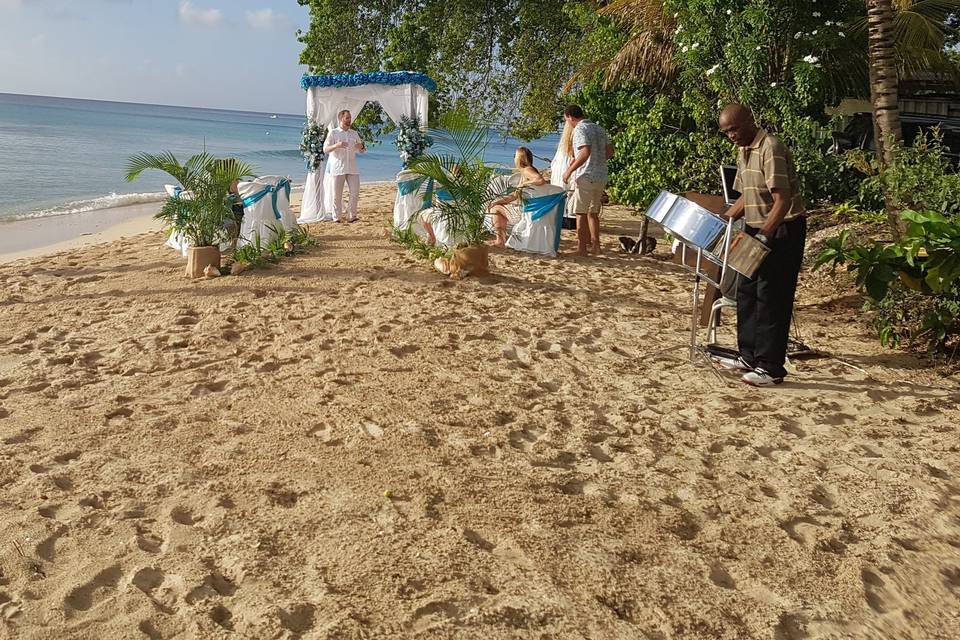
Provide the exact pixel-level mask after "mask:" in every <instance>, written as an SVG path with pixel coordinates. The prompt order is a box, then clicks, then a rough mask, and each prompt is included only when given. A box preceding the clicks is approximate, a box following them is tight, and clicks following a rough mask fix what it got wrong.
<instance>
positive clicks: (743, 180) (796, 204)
mask: <svg viewBox="0 0 960 640" xmlns="http://www.w3.org/2000/svg"><path fill="white" fill-rule="evenodd" d="M734 189H736V190H737V191H739V192H740V193H742V194H743V207H744V218H745V221H746V223H747V224H748V225H749V226H751V227H756V228H760V227H762V226H763V224H764V222H766V220H767V216H768V215H770V210H771V209H772V208H773V194H772V193H771V191H772V190H773V189H783V190H784V191H786V192H787V193H788V194H789V197H790V200H791V202H790V209H789V210H788V211H787V214H786V216H784V218H783V221H784V222H787V221H789V220H794V219H795V218H799V217H801V216H803V215H804V214H806V208H805V207H804V205H803V195H802V194H801V193H800V180H799V179H798V178H797V171H796V169H794V167H793V157H792V156H791V155H790V150H789V149H787V147H786V146H785V145H784V144H783V143H782V142H780V141H779V140H777V139H776V138H775V137H773V136H771V135H770V134H768V133H767V132H766V131H764V130H762V129H761V130H760V131H759V132H758V133H757V137H756V138H754V140H753V142H751V143H750V146H749V147H740V149H739V152H738V154H737V179H736V180H735V181H734Z"/></svg>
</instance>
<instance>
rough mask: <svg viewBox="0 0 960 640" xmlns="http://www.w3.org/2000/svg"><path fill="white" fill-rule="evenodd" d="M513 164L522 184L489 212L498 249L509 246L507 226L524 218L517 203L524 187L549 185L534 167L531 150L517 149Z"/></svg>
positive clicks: (494, 204)
mask: <svg viewBox="0 0 960 640" xmlns="http://www.w3.org/2000/svg"><path fill="white" fill-rule="evenodd" d="M513 162H514V165H515V166H516V168H517V172H518V173H519V174H520V183H519V184H518V185H517V190H516V191H515V192H513V193H512V194H510V195H508V196H504V197H502V198H500V199H499V200H494V201H493V203H491V204H490V210H489V211H490V214H491V215H492V216H493V228H494V230H495V231H496V234H497V237H496V240H494V242H493V244H494V246H497V247H503V246H506V244H507V225H508V224H516V223H517V222H519V221H520V218H522V217H523V204H522V203H521V202H517V201H518V200H520V193H521V190H522V189H523V187H531V186H532V187H538V186H542V185H545V184H547V181H546V180H545V179H544V178H543V176H542V175H541V174H540V172H539V171H537V168H536V167H535V166H533V152H532V151H530V149H528V148H526V147H517V153H516V155H515V156H514V158H513Z"/></svg>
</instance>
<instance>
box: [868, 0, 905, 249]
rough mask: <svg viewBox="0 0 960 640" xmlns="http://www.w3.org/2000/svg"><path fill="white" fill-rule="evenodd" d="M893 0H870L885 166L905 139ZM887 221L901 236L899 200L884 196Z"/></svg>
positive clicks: (874, 94)
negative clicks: (901, 114)
mask: <svg viewBox="0 0 960 640" xmlns="http://www.w3.org/2000/svg"><path fill="white" fill-rule="evenodd" d="M893 18H894V13H893V2H892V0H867V26H868V46H869V54H870V97H871V99H872V101H873V115H874V131H875V133H876V136H875V137H876V143H877V155H878V156H879V158H880V162H881V163H882V164H883V165H885V166H886V165H889V164H890V163H891V162H893V160H894V156H895V155H896V149H897V147H898V146H899V144H900V142H901V141H902V140H903V133H902V131H901V128H900V107H899V105H898V100H899V96H898V93H897V89H898V82H899V79H898V78H897V60H896V53H895V49H894V34H893ZM885 200H886V205H887V220H888V221H889V223H890V226H891V228H892V230H893V232H894V235H895V236H896V237H899V236H900V231H901V227H900V212H899V210H898V209H899V207H898V203H896V202H893V201H892V198H891V197H890V196H889V195H885Z"/></svg>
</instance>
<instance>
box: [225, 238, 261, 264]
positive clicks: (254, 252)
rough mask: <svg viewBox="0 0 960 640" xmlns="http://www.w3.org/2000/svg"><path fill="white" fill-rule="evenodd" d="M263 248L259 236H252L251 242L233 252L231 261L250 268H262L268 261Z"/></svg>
mask: <svg viewBox="0 0 960 640" xmlns="http://www.w3.org/2000/svg"><path fill="white" fill-rule="evenodd" d="M265 251H266V250H265V248H264V246H263V243H262V242H260V234H257V235H255V236H254V238H253V241H252V242H250V243H249V244H245V245H243V246H242V247H240V248H239V249H237V250H236V251H234V252H233V261H234V262H240V263H243V264H245V265H247V266H250V267H263V266H265V265H266V264H267V262H268V260H267V258H266V257H265Z"/></svg>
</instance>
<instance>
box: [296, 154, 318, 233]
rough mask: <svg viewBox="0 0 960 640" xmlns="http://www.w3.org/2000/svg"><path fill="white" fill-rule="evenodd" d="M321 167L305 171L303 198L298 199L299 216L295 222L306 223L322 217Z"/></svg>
mask: <svg viewBox="0 0 960 640" xmlns="http://www.w3.org/2000/svg"><path fill="white" fill-rule="evenodd" d="M323 169H324V165H322V164H321V165H320V168H319V169H317V170H316V171H309V172H307V180H306V182H305V183H304V185H303V198H302V199H301V200H300V217H299V218H297V222H298V223H300V224H308V223H310V222H319V221H320V220H322V219H323V211H324V209H323V195H324V193H323Z"/></svg>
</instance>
